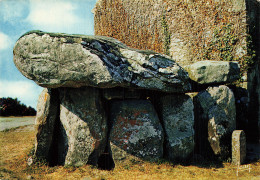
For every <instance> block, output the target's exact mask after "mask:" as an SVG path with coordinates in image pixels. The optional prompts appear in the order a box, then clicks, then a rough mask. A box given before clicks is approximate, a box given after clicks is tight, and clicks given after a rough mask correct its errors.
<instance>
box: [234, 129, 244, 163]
mask: <svg viewBox="0 0 260 180" xmlns="http://www.w3.org/2000/svg"><path fill="white" fill-rule="evenodd" d="M245 159H246V135H245V133H244V131H243V130H235V131H233V133H232V163H233V164H235V165H241V164H243V163H244V162H245Z"/></svg>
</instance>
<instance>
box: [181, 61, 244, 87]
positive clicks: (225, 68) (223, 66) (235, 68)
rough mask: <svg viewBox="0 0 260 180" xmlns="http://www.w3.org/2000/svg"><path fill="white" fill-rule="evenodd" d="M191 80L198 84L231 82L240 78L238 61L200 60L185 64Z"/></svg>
mask: <svg viewBox="0 0 260 180" xmlns="http://www.w3.org/2000/svg"><path fill="white" fill-rule="evenodd" d="M185 70H187V71H188V73H189V76H190V78H191V80H193V81H195V82H196V83H198V84H220V83H229V82H233V81H235V80H238V79H239V77H240V76H239V73H240V66H239V64H238V62H227V61H199V62H196V63H194V64H191V65H188V66H185Z"/></svg>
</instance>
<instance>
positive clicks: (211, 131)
mask: <svg viewBox="0 0 260 180" xmlns="http://www.w3.org/2000/svg"><path fill="white" fill-rule="evenodd" d="M195 101H196V106H198V109H197V111H198V112H197V114H198V117H196V118H198V119H197V120H196V121H197V124H196V127H197V128H196V131H197V133H198V134H197V136H199V137H198V138H201V140H200V142H198V144H199V146H203V145H204V144H207V142H205V140H206V139H205V137H204V136H205V134H203V132H207V134H208V135H207V136H208V139H207V140H208V141H209V144H210V146H211V148H212V150H213V152H214V154H215V155H219V156H220V157H221V158H226V157H227V156H229V155H231V134H232V132H233V131H234V130H235V128H236V107H235V98H234V94H233V92H232V91H231V90H230V89H229V88H228V87H227V86H224V85H221V86H218V87H209V88H207V89H206V90H205V91H202V92H200V93H199V94H198V95H197V96H196V97H195ZM200 135H201V137H200Z"/></svg>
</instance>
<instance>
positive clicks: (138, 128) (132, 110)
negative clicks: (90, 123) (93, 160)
mask: <svg viewBox="0 0 260 180" xmlns="http://www.w3.org/2000/svg"><path fill="white" fill-rule="evenodd" d="M110 113H111V114H110V120H111V121H112V122H111V123H112V130H111V132H110V137H109V140H110V142H111V150H112V155H113V159H114V160H115V161H117V160H123V159H125V158H128V156H131V155H132V156H136V157H139V158H141V159H145V160H156V159H159V158H162V157H163V141H164V135H163V129H162V126H161V124H160V122H159V119H158V115H157V113H156V111H155V109H154V107H153V105H152V104H151V102H150V101H148V100H125V101H114V102H112V103H111V112H110Z"/></svg>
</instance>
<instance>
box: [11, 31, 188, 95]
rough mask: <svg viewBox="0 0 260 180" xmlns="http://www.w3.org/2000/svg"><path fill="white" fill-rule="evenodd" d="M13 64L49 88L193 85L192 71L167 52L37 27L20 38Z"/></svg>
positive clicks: (182, 88) (185, 87) (180, 87)
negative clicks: (56, 32)
mask: <svg viewBox="0 0 260 180" xmlns="http://www.w3.org/2000/svg"><path fill="white" fill-rule="evenodd" d="M14 62H15V65H16V66H17V68H18V69H19V70H20V71H21V73H22V74H23V75H24V76H26V77H27V78H29V79H31V80H33V81H35V82H36V83H37V84H38V85H40V86H43V87H48V88H57V87H81V86H92V87H99V88H112V87H127V88H128V87H132V88H141V89H152V90H160V91H166V92H186V91H189V90H190V88H191V86H190V83H189V76H188V73H187V72H186V71H185V70H184V69H183V68H181V67H180V66H179V65H178V64H177V63H176V62H175V61H173V60H172V59H170V58H169V57H168V56H165V55H162V54H158V53H155V52H151V51H140V50H135V49H130V48H128V47H127V46H126V45H124V44H122V43H121V42H119V41H117V40H115V39H113V38H108V37H99V36H85V35H67V34H55V33H46V32H41V31H32V32H29V33H27V34H25V35H23V36H22V37H21V38H20V39H19V40H18V41H17V43H16V45H15V47H14Z"/></svg>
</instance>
